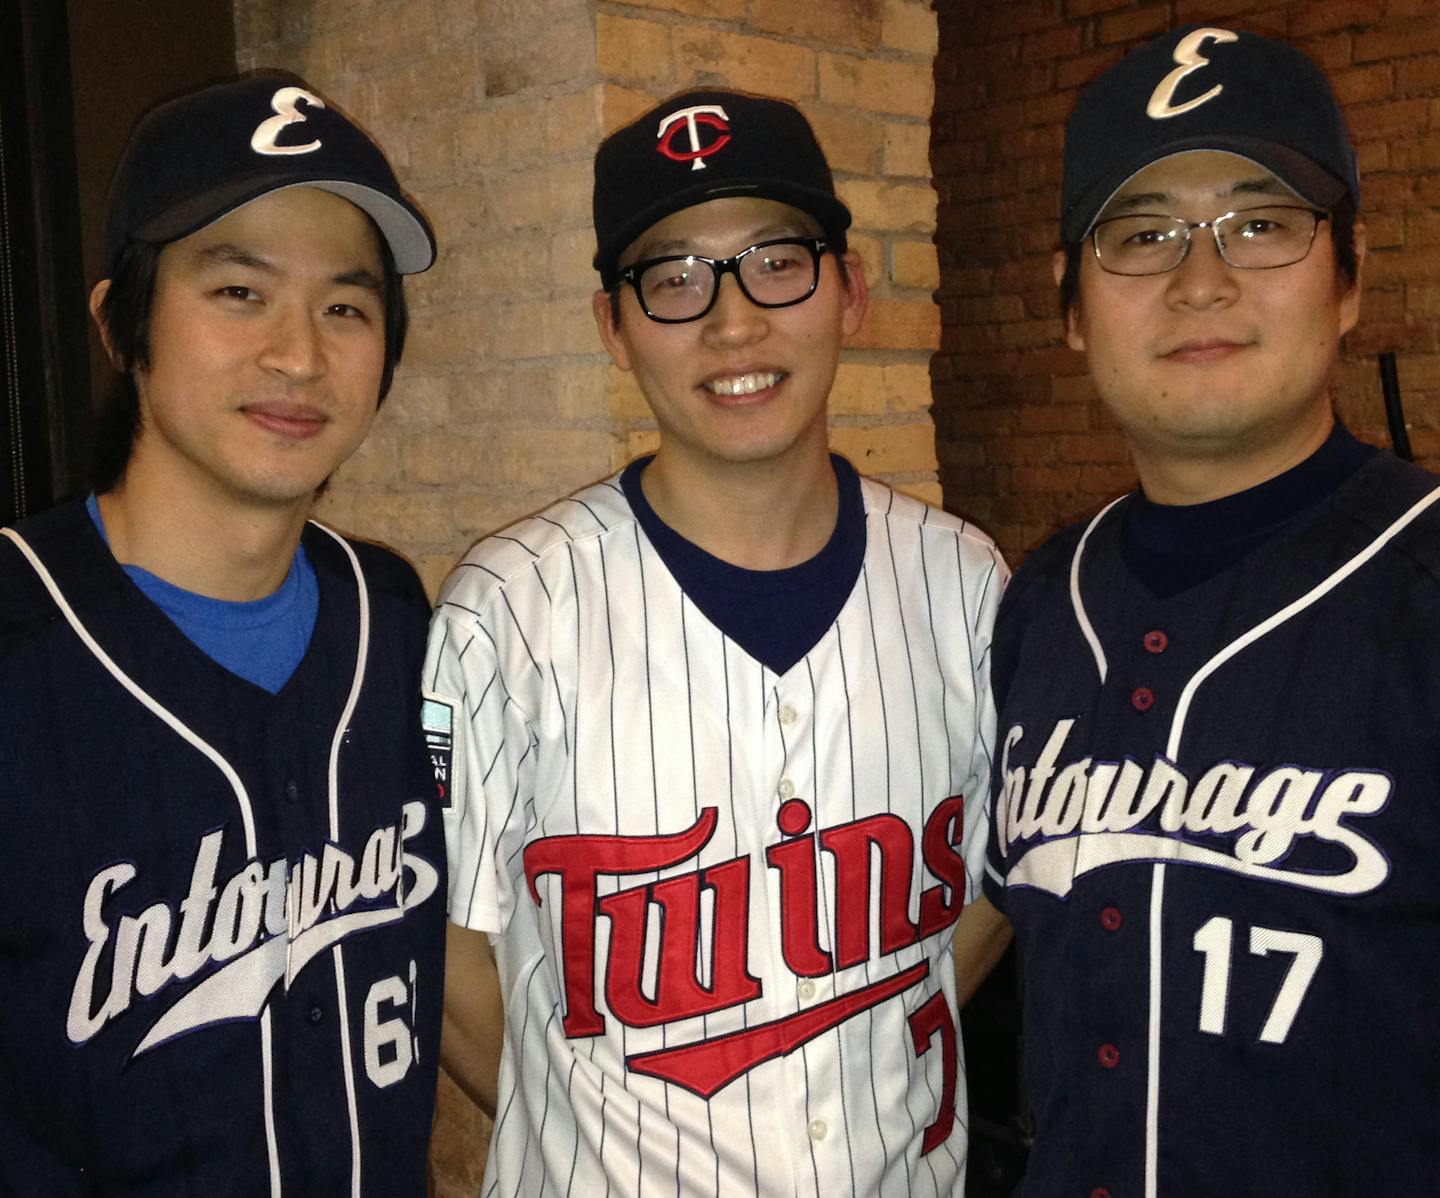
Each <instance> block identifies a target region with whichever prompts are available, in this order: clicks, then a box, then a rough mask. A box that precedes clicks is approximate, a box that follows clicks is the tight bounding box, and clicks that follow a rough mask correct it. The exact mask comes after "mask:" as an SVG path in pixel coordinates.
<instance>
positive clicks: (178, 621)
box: [85, 495, 320, 695]
mask: <svg viewBox="0 0 1440 1198" xmlns="http://www.w3.org/2000/svg"><path fill="white" fill-rule="evenodd" d="M85 508H86V510H87V511H88V512H89V513H90V519H91V520H93V521H94V522H95V527H96V528H97V529H99V531H100V535H101V536H102V537H104V538H105V543H106V544H107V545H108V544H109V543H110V538H109V537H108V536H107V535H106V533H105V521H104V520H103V519H101V516H100V505H99V504H98V503H97V502H96V501H95V496H94V495H91V496H90V498H89V499H88V500H86V502H85ZM121 569H123V570H124V571H125V573H126V574H128V575H129V576H130V579H131V581H132V582H134V583H135V585H136V586H137V587H139V588H140V591H141V593H142V594H144V595H145V597H146V598H147V599H149V600H150V602H151V603H153V604H155V606H156V607H158V608H159V609H160V610H161V611H163V612H164V613H165V614H166V615H167V616H169V617H170V620H171V622H172V623H173V624H174V625H175V626H176V627H177V628H179V629H180V631H181V632H183V633H184V634H185V635H186V636H187V637H189V638H190V640H191V641H193V642H194V643H195V644H196V645H197V646H198V647H199V648H200V650H201V651H202V652H203V653H205V654H206V656H208V657H209V658H210V659H211V660H212V661H214V662H215V663H216V664H218V665H221V666H223V667H224V668H225V669H227V670H229V671H230V672H231V673H232V674H238V675H239V676H240V677H241V678H244V679H245V680H246V681H247V682H253V683H254V684H255V685H256V686H258V687H261V688H262V689H264V690H267V691H269V692H270V693H271V694H272V695H274V694H278V693H279V691H280V689H281V688H282V687H283V686H284V685H285V683H286V682H288V681H289V680H290V675H291V674H293V673H294V672H295V667H296V666H298V665H299V664H300V659H301V658H303V657H304V656H305V650H306V649H308V648H309V647H310V634H311V633H312V632H314V631H315V619H316V616H317V615H318V614H319V611H320V586H319V584H318V583H317V582H316V581H315V568H314V567H313V566H312V565H311V564H310V559H309V558H308V557H307V556H306V554H305V548H304V546H297V547H296V550H295V559H294V560H293V561H292V562H291V563H290V572H289V573H288V574H286V575H285V581H284V582H283V583H281V584H280V589H279V590H278V591H276V592H275V593H274V594H273V595H267V596H265V598H263V599H254V600H250V601H248V602H243V603H234V602H231V601H229V600H226V599H212V598H210V597H209V596H208V595H197V594H195V592H194V591H186V590H182V589H181V588H180V587H177V586H174V585H172V584H171V583H168V582H166V581H165V580H164V579H163V578H158V577H156V576H155V575H154V574H151V573H150V571H149V570H142V569H141V568H140V567H139V566H127V565H124V564H123V563H122V565H121Z"/></svg>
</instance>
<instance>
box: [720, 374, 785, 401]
mask: <svg viewBox="0 0 1440 1198" xmlns="http://www.w3.org/2000/svg"><path fill="white" fill-rule="evenodd" d="M782 377H784V376H783V375H779V374H773V373H771V372H769V371H767V372H765V373H763V374H738V375H736V376H735V377H734V378H728V379H711V380H710V381H709V382H708V383H706V384H705V386H706V387H708V388H709V389H710V390H711V391H713V392H714V393H715V394H716V395H754V394H755V392H757V391H764V390H765V388H767V387H773V386H774V385H775V384H776V383H778V382H779V381H780V380H781V378H782Z"/></svg>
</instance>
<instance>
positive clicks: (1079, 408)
mask: <svg viewBox="0 0 1440 1198" xmlns="http://www.w3.org/2000/svg"><path fill="white" fill-rule="evenodd" d="M1089 427H1090V413H1089V411H1088V410H1087V409H1086V408H1085V407H1084V406H1083V405H1082V404H1053V403H1052V404H1027V405H1025V406H1024V407H1022V408H1021V409H1020V431H1021V432H1025V433H1080V432H1084V431H1086V430H1087V429H1088V428H1089ZM1072 460H1079V459H1072Z"/></svg>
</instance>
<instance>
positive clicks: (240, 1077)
mask: <svg viewBox="0 0 1440 1198" xmlns="http://www.w3.org/2000/svg"><path fill="white" fill-rule="evenodd" d="M107 231H108V246H107V262H106V277H105V279H104V280H103V281H102V282H100V283H98V284H97V285H96V287H95V289H94V291H93V293H92V296H91V311H92V313H93V315H94V317H95V321H96V324H97V325H98V327H99V330H100V335H101V338H102V339H103V341H104V344H105V348H106V350H107V351H108V353H109V355H110V359H111V361H112V362H113V363H114V365H115V368H116V372H117V378H116V383H115V389H114V393H113V395H112V396H111V398H110V401H109V403H108V406H107V407H106V409H105V410H104V412H103V413H102V416H101V430H100V434H99V437H98V449H97V454H96V466H95V471H94V479H93V492H92V493H91V494H90V495H89V496H88V497H87V498H83V499H77V500H76V501H74V502H72V503H69V504H65V505H62V506H60V507H58V508H56V509H54V510H53V511H50V512H45V513H42V514H41V515H39V516H36V517H34V518H32V519H30V520H27V521H25V522H23V523H21V524H20V525H19V526H18V527H17V528H13V529H10V528H7V529H3V530H0V710H3V711H4V713H5V719H4V722H3V724H0V804H3V810H4V813H5V819H6V830H5V834H4V836H3V837H0V909H3V911H4V913H5V914H4V920H3V930H0V994H3V996H4V1008H5V1019H4V1021H3V1024H0V1062H3V1068H0V1072H3V1077H4V1083H3V1087H0V1143H3V1145H4V1147H3V1149H0V1192H4V1193H7V1194H11V1193H13V1194H45V1195H79V1194H106V1195H140V1194H145V1195H155V1196H157V1198H159V1196H169V1195H174V1196H176V1198H179V1196H181V1195H187V1196H188V1195H199V1194H204V1195H226V1194H234V1195H247V1196H253V1195H260V1194H263V1195H269V1196H270V1198H277V1196H279V1195H282V1194H290V1195H321V1194H324V1195H337V1194H349V1195H362V1194H363V1195H377V1196H378V1195H384V1196H386V1198H390V1196H393V1195H417V1196H418V1195H422V1194H424V1193H425V1148H426V1143H427V1141H428V1138H429V1130H430V1121H431V1116H432V1112H433V1110H434V1097H435V1081H436V1062H437V1055H438V1053H437V1050H438V1040H439V1031H440V994H441V985H442V982H441V972H442V953H443V922H442V915H441V911H442V906H441V905H442V903H443V901H444V900H443V895H444V884H445V883H444V869H445V862H444V849H443V845H442V843H441V824H440V818H439V814H438V810H437V808H436V789H435V784H434V779H433V775H432V773H431V770H430V766H429V763H428V760H427V758H426V755H425V746H424V740H423V735H422V732H421V713H420V700H419V691H418V682H419V674H420V664H421V659H422V655H423V652H424V641H425V625H426V618H427V615H428V610H427V604H426V602H425V596H424V593H423V591H422V590H421V587H420V584H419V580H418V579H417V578H416V576H415V572H414V571H413V570H412V569H411V568H410V567H409V566H408V565H407V564H406V563H404V562H403V561H401V560H400V559H399V558H398V557H396V556H395V555H394V554H392V553H389V552H387V551H385V550H383V549H380V548H378V547H376V546H373V545H365V544H362V543H358V542H351V541H348V540H346V539H345V538H343V537H341V536H339V535H338V534H337V533H334V532H332V531H330V530H329V529H327V528H325V527H323V526H321V525H319V524H317V523H314V522H313V521H310V520H309V515H310V511H311V508H312V507H313V505H314V500H315V496H316V494H317V493H318V491H319V489H320V488H321V487H322V486H323V485H324V483H325V481H326V480H327V479H328V478H329V477H330V475H331V474H332V473H333V472H334V471H335V469H336V468H337V467H339V465H340V464H341V463H342V462H343V461H345V459H346V458H348V457H349V456H350V454H351V453H353V452H354V451H355V450H356V448H358V446H359V445H360V443H361V441H362V440H363V439H364V437H365V435H366V433H367V432H368V430H369V428H370V425H371V422H372V421H373V420H374V417H375V412H376V409H377V407H378V406H379V404H380V403H381V401H382V400H383V399H384V397H385V394H386V392H387V390H388V389H389V386H390V381H391V377H392V374H393V372H394V369H395V365H396V363H397V362H398V361H399V358H400V353H401V350H402V348H403V346H404V341H405V297H404V290H403V287H402V282H401V277H400V276H401V275H402V274H407V273H413V272H415V271H421V270H424V269H425V268H426V267H428V266H429V265H430V263H431V261H432V260H433V258H434V256H435V244H434V239H433V237H432V235H431V232H430V227H429V225H428V223H427V222H426V220H425V218H424V216H423V215H422V214H421V213H420V211H419V209H418V208H416V207H415V206H414V204H413V203H411V201H410V200H408V199H407V198H406V197H405V195H404V194H403V193H402V192H401V190H400V187H399V184H398V183H397V182H396V179H395V176H394V174H393V172H392V171H391V169H390V166H389V164H388V163H387V162H386V160H385V156H384V155H383V154H382V153H381V151H380V149H379V148H378V147H377V146H375V145H374V144H373V143H372V142H371V141H370V140H369V139H368V138H367V137H366V136H365V134H364V133H362V132H361V131H360V130H359V129H358V128H357V127H356V126H354V125H353V124H352V123H351V122H350V121H349V120H348V119H347V118H346V117H345V116H344V115H342V114H341V113H340V112H339V111H338V110H336V109H335V108H334V107H333V106H331V105H330V104H328V103H327V102H326V101H325V100H323V99H322V98H321V97H320V96H319V95H317V94H316V93H315V92H314V91H312V90H311V89H310V88H309V87H307V86H305V85H304V84H302V83H300V82H299V81H298V80H294V79H291V78H288V77H287V78H276V77H272V76H261V77H255V78H250V79H245V80H242V81H240V82H235V83H227V84H222V85H218V86H215V87H211V88H207V89H205V90H203V91H199V92H195V93H192V94H190V95H187V96H184V97H181V98H180V99H177V100H174V101H172V102H171V103H169V104H166V105H164V106H162V107H160V108H158V109H156V110H155V111H153V112H152V113H150V114H149V115H148V116H147V117H145V119H144V120H143V121H142V122H141V123H140V124H139V126H138V127H137V128H136V130H135V132H134V134H133V135H132V137H131V140H130V143H129V145H128V147H127V149H126V152H125V156H124V158H123V160H122V162H121V165H120V168H119V170H118V172H117V174H116V177H115V181H114V183H113V185H112V188H111V197H110V212H109V222H108V226H107Z"/></svg>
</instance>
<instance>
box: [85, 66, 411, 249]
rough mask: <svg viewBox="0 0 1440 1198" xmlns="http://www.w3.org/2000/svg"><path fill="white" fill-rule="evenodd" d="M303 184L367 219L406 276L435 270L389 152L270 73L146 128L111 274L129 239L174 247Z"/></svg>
mask: <svg viewBox="0 0 1440 1198" xmlns="http://www.w3.org/2000/svg"><path fill="white" fill-rule="evenodd" d="M302 184H303V185H305V186H308V187H318V188H321V189H322V190H324V191H329V192H333V193H334V194H335V195H338V196H341V197H343V198H344V199H347V200H349V201H350V202H351V203H352V204H354V205H356V207H358V208H361V209H363V210H364V211H365V212H366V213H368V214H369V216H370V218H371V219H372V220H374V222H375V224H376V225H377V226H378V227H379V229H380V233H381V235H382V236H383V237H384V238H385V241H386V242H387V243H388V244H389V246H390V252H391V254H392V255H393V256H394V259H395V266H396V268H397V269H398V270H399V271H400V273H401V274H414V273H416V272H418V271H422V270H425V269H426V268H427V267H428V266H429V265H430V264H431V263H432V262H434V260H435V236H434V234H433V233H432V232H431V229H430V224H429V222H428V221H427V220H426V219H425V216H424V214H423V213H421V211H420V210H419V209H418V208H417V207H416V206H415V205H414V204H413V203H412V202H411V201H410V200H409V199H408V198H407V197H406V196H405V195H404V193H403V192H401V190H400V184H399V183H398V182H397V180H396V178H395V173H394V172H393V171H392V170H391V169H390V164H389V162H387V161H386V159H385V155H384V154H383V153H382V152H381V150H380V147H379V146H377V145H376V144H375V143H374V142H373V141H371V140H370V138H369V137H367V136H366V135H365V134H364V133H362V132H361V131H360V129H359V128H358V127H357V126H356V125H354V124H353V123H352V122H351V121H350V120H348V119H347V118H346V117H345V116H343V115H342V114H341V113H340V112H338V111H337V110H336V109H334V108H332V107H331V106H330V105H329V104H327V103H326V102H325V101H324V100H323V99H321V97H320V96H319V95H317V94H316V93H315V92H314V91H312V90H311V89H310V88H309V87H308V86H307V85H306V84H305V83H304V82H303V81H301V80H299V79H296V78H293V77H285V76H275V75H270V76H255V77H252V78H247V79H241V80H239V81H237V82H233V83H221V84H216V85H215V86H212V87H207V88H204V89H202V90H200V91H197V92H192V93H190V94H189V95H186V96H181V97H180V98H179V99H176V100H171V101H170V102H169V103H167V104H162V105H161V106H160V107H158V108H155V109H153V110H152V111H151V112H149V113H148V114H147V115H146V116H145V117H143V118H142V119H141V121H140V123H139V124H138V125H137V126H136V127H135V131H134V133H132V134H131V136H130V142H129V144H128V145H127V146H126V148H125V153H124V155H123V157H122V158H121V160H120V166H119V168H118V169H117V170H116V172H115V179H114V182H113V183H112V184H111V185H110V212H109V218H108V220H107V222H106V227H105V239H106V262H107V264H108V267H109V269H110V271H111V272H112V273H113V271H114V269H115V267H116V265H117V263H118V261H119V256H120V251H121V250H122V249H123V248H124V247H125V244H126V243H127V242H129V241H132V240H138V241H148V242H155V243H159V244H164V243H165V242H170V241H175V240H177V239H179V238H181V237H186V236H188V235H189V234H191V233H194V232H196V231H197V230H198V229H202V228H204V227H205V226H206V225H208V224H210V223H212V222H213V221H217V220H219V219H220V218H221V217H222V216H224V215H225V214H226V213H227V212H232V211H234V210H235V209H236V208H239V207H240V206H241V205H242V204H248V203H249V202H250V201H251V200H255V199H259V198H260V197H261V196H263V195H266V194H268V193H269V192H272V191H278V190H280V189H281V188H284V187H297V186H300V185H302Z"/></svg>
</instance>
